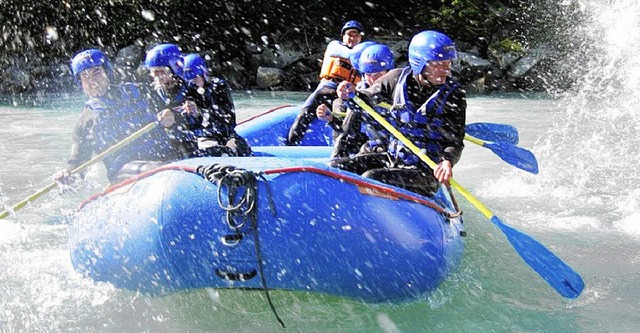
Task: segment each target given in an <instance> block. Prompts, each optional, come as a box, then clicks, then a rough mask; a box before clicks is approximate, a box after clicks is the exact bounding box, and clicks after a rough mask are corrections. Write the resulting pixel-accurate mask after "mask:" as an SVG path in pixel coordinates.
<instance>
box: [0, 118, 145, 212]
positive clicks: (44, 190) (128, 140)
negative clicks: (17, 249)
mask: <svg viewBox="0 0 640 333" xmlns="http://www.w3.org/2000/svg"><path fill="white" fill-rule="evenodd" d="M156 126H157V124H156V123H155V122H153V123H150V124H148V125H146V126H145V127H143V128H141V129H139V130H137V131H136V132H134V133H133V134H131V135H129V136H128V137H126V138H124V139H122V140H121V141H120V142H118V143H116V144H115V145H113V146H111V147H109V148H108V149H107V150H105V151H103V152H102V153H100V154H98V155H96V156H94V157H93V158H92V159H90V160H88V161H87V162H84V163H82V164H81V165H80V166H78V167H76V168H75V169H73V170H71V171H70V172H69V173H70V174H74V173H78V172H80V171H82V170H84V169H86V168H88V167H89V166H91V165H93V164H95V163H97V162H100V161H102V160H103V159H104V158H105V157H107V156H108V155H110V154H113V153H114V152H116V151H118V150H120V149H122V148H123V147H125V146H126V145H128V144H129V143H131V142H132V141H134V140H135V139H137V138H139V137H140V136H142V135H144V134H145V133H147V132H149V131H151V130H152V129H154V128H155V127H156ZM56 186H58V183H56V182H53V183H51V184H49V185H47V186H45V187H43V188H41V189H40V190H38V191H37V192H35V193H34V194H32V195H30V196H28V197H26V198H24V199H23V200H22V201H20V202H18V203H17V204H15V205H13V206H11V208H9V209H7V210H4V211H3V212H2V213H0V219H4V218H5V217H7V216H9V213H10V212H12V211H13V212H15V211H17V210H20V209H21V208H22V207H24V206H26V205H27V204H28V203H30V202H32V201H34V200H36V199H38V198H39V197H40V196H42V195H43V194H45V193H47V192H49V191H51V190H53V189H54V188H56Z"/></svg>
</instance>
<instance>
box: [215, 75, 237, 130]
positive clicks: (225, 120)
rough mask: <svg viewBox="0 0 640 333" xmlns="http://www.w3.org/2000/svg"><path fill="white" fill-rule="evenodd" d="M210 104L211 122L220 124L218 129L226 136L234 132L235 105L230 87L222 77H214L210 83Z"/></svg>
mask: <svg viewBox="0 0 640 333" xmlns="http://www.w3.org/2000/svg"><path fill="white" fill-rule="evenodd" d="M211 98H212V101H211V104H212V105H211V106H209V108H211V109H210V117H214V119H213V122H214V123H215V124H216V125H218V126H222V127H223V128H219V130H220V131H221V132H222V133H223V135H225V136H226V137H227V138H228V137H229V136H231V135H233V134H235V128H236V107H235V104H234V103H233V97H232V96H231V88H229V85H228V84H227V82H226V81H225V80H223V79H217V78H214V80H213V82H212V84H211Z"/></svg>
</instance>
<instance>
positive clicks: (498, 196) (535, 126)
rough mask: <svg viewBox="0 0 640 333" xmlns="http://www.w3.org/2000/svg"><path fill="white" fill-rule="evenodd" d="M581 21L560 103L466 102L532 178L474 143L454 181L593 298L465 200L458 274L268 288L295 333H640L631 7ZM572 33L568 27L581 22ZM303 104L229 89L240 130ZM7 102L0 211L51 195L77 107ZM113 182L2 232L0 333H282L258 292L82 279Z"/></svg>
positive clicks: (92, 182)
mask: <svg viewBox="0 0 640 333" xmlns="http://www.w3.org/2000/svg"><path fill="white" fill-rule="evenodd" d="M576 2H577V3H578V4H579V5H580V6H581V8H583V10H584V11H585V12H586V13H591V14H592V15H590V16H589V17H585V22H580V23H583V25H582V26H580V27H578V28H579V29H577V30H576V34H590V35H592V36H597V40H598V43H597V45H580V44H579V41H580V40H581V39H579V38H576V44H575V45H574V46H573V47H575V49H576V51H575V58H574V61H571V62H570V63H567V64H559V65H564V67H563V68H564V70H568V71H571V70H575V68H580V69H582V70H583V71H584V72H585V73H586V74H585V75H584V76H583V77H581V78H580V79H579V80H578V81H577V83H576V85H575V86H574V88H573V90H572V91H570V92H567V93H566V94H563V95H561V96H554V98H553V99H551V98H544V96H539V95H519V94H518V95H502V96H495V97H477V96H476V97H471V98H469V101H468V104H469V107H468V117H467V118H468V122H470V123H471V122H477V121H487V122H498V123H508V124H512V125H514V126H516V127H517V128H518V129H519V131H520V145H521V146H523V147H527V148H530V149H531V150H532V151H533V153H534V154H535V155H536V156H537V158H538V161H539V164H540V173H539V174H538V175H531V174H528V173H525V172H523V171H520V170H518V169H515V168H514V167H511V166H509V165H508V164H506V163H505V162H503V161H502V160H500V159H499V158H498V157H496V156H495V155H494V154H492V153H491V152H490V151H488V150H487V149H484V148H481V147H478V146H473V145H471V144H468V145H467V147H466V148H465V151H464V154H463V157H462V160H461V161H460V163H459V164H458V165H457V166H456V168H455V178H456V179H457V180H458V181H459V182H460V183H461V184H462V185H463V186H464V187H466V188H467V189H469V190H470V191H471V192H472V193H473V194H475V196H476V197H477V198H478V199H479V200H480V201H482V202H483V203H484V204H486V205H487V206H488V207H489V208H490V209H492V210H493V211H494V212H495V213H496V215H498V216H499V217H500V218H501V219H502V220H503V221H504V222H505V223H507V224H510V225H512V226H514V227H516V228H518V229H519V230H522V231H524V232H526V233H527V234H529V235H531V236H533V237H535V238H536V239H537V240H539V241H540V242H542V243H543V244H545V245H546V246H547V247H548V248H549V249H551V250H552V251H554V252H555V253H556V254H557V255H558V256H559V257H560V258H562V259H563V260H564V261H565V262H567V263H568V264H569V265H571V266H572V267H573V268H574V269H575V270H576V271H578V272H579V273H580V274H581V275H582V277H583V278H584V280H585V283H586V288H585V290H584V292H583V293H582V295H581V296H580V297H578V298H577V299H575V300H566V299H563V298H561V297H560V296H559V295H557V294H556V293H555V291H554V290H553V289H552V288H550V287H549V286H547V284H546V283H545V282H544V281H542V280H541V279H540V278H539V277H538V276H537V275H536V274H535V273H534V272H533V271H531V270H530V269H529V267H528V266H527V265H526V264H524V263H523V262H522V260H521V259H520V258H519V256H518V255H517V254H516V253H515V251H514V250H513V249H512V248H511V246H510V244H509V242H508V241H507V240H506V239H505V237H504V236H503V235H502V233H501V232H500V231H499V230H498V229H496V228H495V227H494V226H493V225H492V224H491V223H490V222H489V221H487V220H486V219H485V218H484V217H483V216H482V215H481V214H479V213H478V212H477V211H476V210H475V209H474V208H473V207H472V206H471V205H470V204H468V203H466V202H464V201H463V200H462V199H460V200H459V201H460V202H461V205H462V208H463V210H464V218H465V223H466V229H467V231H468V237H467V238H466V252H465V255H464V258H463V262H462V265H461V267H460V269H459V270H457V271H456V272H455V273H453V274H452V276H451V277H450V278H449V279H448V280H446V281H445V282H444V283H443V284H442V285H440V286H439V287H438V288H437V289H436V290H435V291H434V292H432V293H430V294H428V295H424V298H423V299H420V300H417V301H414V302H411V303H406V304H396V305H389V304H378V305H371V304H362V303H358V302H353V301H349V300H345V299H340V298H336V297H328V296H322V295H316V294H307V293H294V292H273V294H272V298H273V301H274V304H275V307H276V308H277V310H278V312H279V314H280V316H281V317H282V319H283V320H284V322H285V324H286V325H287V327H288V329H287V330H288V331H291V332H594V333H596V332H597V333H599V332H635V331H637V329H638V327H640V314H639V313H638V309H639V308H640V282H639V281H640V279H639V277H640V186H639V185H638V184H640V172H639V170H640V164H639V158H638V156H640V137H639V136H638V133H640V112H639V111H638V109H637V106H638V105H640V69H639V68H640V55H638V54H637V52H634V50H638V49H640V5H639V4H638V3H637V2H635V1H631V0H615V1H608V2H606V3H604V4H603V3H601V2H600V1H596V0H582V1H576ZM576 25H577V24H576ZM305 98H306V94H304V93H248V92H236V94H235V99H236V102H237V106H238V118H239V119H244V118H247V117H249V116H251V115H253V114H256V113H258V112H261V111H264V110H267V109H269V108H271V107H274V106H278V105H281V104H294V105H295V104H300V103H301V102H302V101H303V100H304V99H305ZM19 105H20V103H18V106H15V105H11V104H8V105H2V106H0V124H2V127H0V161H2V166H1V167H0V207H1V208H4V207H6V206H7V205H11V204H13V203H15V202H16V201H18V200H20V199H22V198H25V197H26V196H28V195H29V194H31V193H33V192H34V191H36V190H38V189H40V188H42V187H43V186H45V185H47V184H48V183H49V182H50V181H51V178H50V176H51V175H52V174H53V173H54V172H55V171H56V170H58V169H60V168H62V167H63V165H64V163H65V160H66V158H67V154H68V150H69V144H70V138H71V131H72V128H73V124H74V123H75V121H76V119H77V116H78V112H79V111H80V107H81V105H82V101H81V97H80V96H56V97H53V98H48V97H44V98H42V99H41V100H40V102H39V103H38V105H42V106H37V107H35V106H33V103H32V104H29V105H31V106H19ZM105 185H106V182H105V175H104V170H103V169H102V167H93V168H92V169H91V170H90V172H89V173H88V175H87V179H86V181H85V182H84V183H83V184H82V185H81V187H80V188H78V189H76V191H75V192H73V191H71V192H66V193H62V194H60V193H58V192H56V191H54V192H52V193H49V194H47V195H45V196H43V197H42V198H40V199H38V201H36V202H34V203H33V204H32V205H30V206H28V207H26V208H24V209H23V210H21V211H19V213H18V214H17V215H16V216H13V217H11V218H10V219H8V220H0V332H92V331H99V332H123V331H125V332H129V331H135V332H178V331H179V332H184V331H189V332H194V331H195V332H256V331H257V332H279V331H284V330H282V329H281V328H280V327H279V325H278V323H277V321H276V320H275V318H274V317H273V314H272V313H271V311H270V310H269V307H268V305H267V301H266V299H265V296H264V294H262V293H260V292H248V291H213V290H201V291H195V292H189V293H179V294H175V295H171V296H168V297H162V298H152V297H148V296H144V295H140V294H136V293H132V292H128V291H123V290H117V289H115V288H113V287H112V286H110V285H108V284H103V283H94V282H93V281H91V280H88V279H85V278H83V277H81V276H79V275H78V274H76V273H75V272H74V270H73V268H72V267H71V263H70V259H69V253H68V250H67V247H66V243H67V239H68V236H67V226H68V224H69V223H70V221H71V218H72V216H73V211H74V210H75V208H76V207H77V205H78V203H80V202H81V200H82V199H83V198H85V197H87V196H88V195H90V194H92V193H95V192H97V191H99V190H100V189H102V188H103V187H104V186H105Z"/></svg>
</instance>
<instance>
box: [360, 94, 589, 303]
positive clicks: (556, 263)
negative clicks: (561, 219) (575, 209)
mask: <svg viewBox="0 0 640 333" xmlns="http://www.w3.org/2000/svg"><path fill="white" fill-rule="evenodd" d="M353 101H354V102H355V103H356V104H357V106H359V107H360V108H362V109H364V111H366V112H367V113H368V114H369V115H371V117H373V118H374V119H375V120H376V121H378V122H379V123H380V124H381V125H382V126H384V128H385V129H387V131H389V132H390V133H391V134H393V135H394V136H395V137H396V138H397V139H398V140H400V141H402V143H403V144H404V145H405V146H406V147H407V148H409V149H410V150H411V151H412V152H413V153H414V154H416V155H417V156H418V157H420V159H421V160H422V161H424V162H425V163H427V165H429V167H431V168H432V169H434V170H435V168H436V167H437V164H436V163H435V162H434V161H432V160H431V159H430V158H429V157H428V156H427V155H425V154H424V153H422V151H421V150H420V148H418V147H417V146H416V145H414V144H413V143H412V142H411V141H409V140H408V139H407V138H406V137H405V136H404V135H403V134H402V133H400V132H399V131H398V130H397V129H395V128H394V127H393V125H391V124H389V122H387V121H386V120H385V119H384V118H383V117H382V116H380V115H379V114H378V113H376V112H375V111H374V110H373V108H371V107H370V106H369V105H367V104H366V103H365V102H364V101H363V100H362V99H360V98H359V97H357V96H356V97H354V98H353ZM354 106H355V105H354ZM449 182H450V184H451V186H453V188H455V189H456V190H457V191H458V192H459V193H460V194H462V196H463V197H465V199H467V200H468V201H469V202H470V203H471V204H472V205H473V206H474V207H475V208H476V209H478V210H479V211H480V212H481V213H482V214H483V215H484V216H485V217H487V218H488V219H490V220H491V222H492V223H493V224H494V225H495V226H497V227H498V228H500V230H501V231H502V232H503V233H504V235H505V236H507V239H508V240H509V242H510V243H511V245H512V246H513V248H514V249H515V250H516V252H517V253H518V254H519V255H520V257H522V259H523V260H524V261H525V262H526V263H527V264H528V265H529V266H530V267H531V268H532V269H533V270H534V271H535V272H536V273H538V274H539V275H540V276H541V277H542V278H543V279H544V280H545V281H547V283H549V285H551V287H553V288H554V289H555V290H556V291H557V292H558V293H559V294H560V295H562V296H563V297H566V298H576V297H578V296H579V295H580V293H581V292H582V290H583V289H584V281H583V280H582V277H581V276H580V275H579V274H578V273H576V272H575V271H574V270H573V269H571V267H569V266H568V265H567V264H566V263H564V262H563V261H562V259H560V258H558V257H557V256H556V255H555V254H553V252H551V251H550V250H549V249H547V248H546V247H545V246H544V245H542V244H540V243H539V242H538V241H536V240H535V239H533V238H532V237H531V236H529V235H526V234H525V233H523V232H521V231H518V230H516V229H515V228H513V227H510V226H508V225H506V224H504V222H502V220H500V218H498V217H497V216H495V214H493V212H491V210H489V208H487V207H486V206H485V205H484V204H482V202H480V201H479V200H478V199H476V198H475V197H474V196H473V194H471V193H470V192H469V191H467V190H466V189H465V188H464V187H462V186H461V185H460V184H458V182H456V181H455V180H454V179H453V178H451V179H450V180H449Z"/></svg>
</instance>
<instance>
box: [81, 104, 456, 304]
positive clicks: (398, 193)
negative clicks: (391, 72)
mask: <svg viewBox="0 0 640 333" xmlns="http://www.w3.org/2000/svg"><path fill="white" fill-rule="evenodd" d="M280 112H281V113H280V114H278V113H277V112H276V113H274V112H271V113H270V115H271V116H266V115H265V116H261V117H265V118H261V117H258V118H256V119H253V120H251V121H250V122H249V125H251V126H249V125H244V126H249V128H248V129H245V131H246V132H249V134H251V133H258V130H257V129H258V128H264V129H266V131H267V132H268V133H271V134H270V135H272V136H271V137H269V135H266V134H264V132H263V134H262V135H257V136H254V138H255V139H251V140H252V143H253V144H256V143H258V144H267V145H278V144H280V145H281V144H282V142H283V141H282V140H281V139H279V141H278V136H280V137H281V136H282V135H283V133H284V129H285V127H286V126H285V125H283V127H282V128H283V131H281V132H278V131H274V130H273V129H274V128H276V127H277V126H275V123H274V121H275V122H277V121H281V120H282V119H283V118H282V117H284V114H287V113H288V114H293V115H294V117H295V114H296V112H294V111H293V110H291V109H284V108H283V109H280ZM274 115H277V117H272V116H274ZM287 121H289V120H287ZM290 121H292V119H290ZM256 124H257V125H256ZM264 124H271V126H264ZM289 124H290V122H289ZM254 125H256V127H253V126H254ZM241 126H243V125H241ZM314 126H319V127H317V131H316V132H315V133H317V134H318V136H316V137H315V138H316V139H313V140H318V138H326V136H325V135H324V134H321V133H326V132H325V129H324V128H323V126H322V125H314ZM239 127H240V126H239ZM269 128H271V131H269V130H268V129H269ZM312 128H313V127H312ZM286 130H288V127H287V128H286ZM239 132H240V131H239ZM246 132H245V133H244V134H247V133H246ZM273 133H275V134H273ZM329 133H330V132H329ZM320 134H321V135H320ZM247 137H248V138H251V136H250V135H247ZM261 138H262V140H265V141H260V140H261ZM256 140H257V141H256ZM267 140H272V141H270V142H269V141H267ZM323 140H324V139H323ZM312 142H314V141H312ZM315 142H316V143H317V142H318V141H315ZM325 145H326V144H325ZM328 149H329V147H308V148H307V149H301V147H254V150H255V151H256V154H257V155H260V156H256V157H211V158H198V159H190V160H185V161H180V162H176V163H173V164H170V165H167V166H164V167H161V168H159V169H156V170H153V171H150V172H148V173H144V174H141V175H139V176H138V177H136V178H132V179H130V180H128V181H126V182H124V183H121V184H118V185H115V186H112V187H110V188H108V189H106V190H105V191H104V192H102V193H98V194H96V195H94V196H92V197H91V198H89V199H88V200H86V201H85V202H84V203H83V204H82V205H81V207H80V208H79V210H78V213H77V214H76V216H75V218H74V221H73V224H72V225H71V227H70V228H69V236H70V237H69V238H70V240H69V242H70V251H71V258H72V262H73V265H74V267H75V269H76V270H77V271H79V272H81V273H82V274H84V275H85V276H87V277H90V278H92V279H93V280H95V281H104V282H109V283H111V284H113V285H114V286H115V287H118V288H124V289H128V290H132V291H140V292H144V293H147V294H151V295H165V294H169V293H173V292H177V291H186V290H194V289H200V288H207V287H208V288H237V289H261V290H271V289H279V290H292V291H305V292H317V293H323V294H330V295H336V296H341V297H346V298H350V299H354V300H360V301H365V302H401V301H407V300H412V299H416V298H419V297H421V296H423V295H424V294H425V293H426V292H428V291H430V290H432V289H434V288H435V287H436V286H437V285H438V284H440V283H441V282H442V281H443V280H444V279H445V278H446V277H447V275H448V274H449V273H450V272H451V271H452V270H454V269H456V268H457V267H458V265H459V262H460V260H461V257H462V253H463V241H462V238H461V233H462V232H463V227H462V221H461V219H460V218H459V215H458V214H457V209H456V208H455V206H454V204H453V203H452V200H451V197H450V196H449V194H448V192H447V191H446V190H445V189H444V188H442V189H441V190H440V191H439V192H438V193H437V194H436V195H435V196H434V197H430V198H427V197H423V196H420V195H417V194H415V193H412V192H409V191H406V190H403V189H400V188H396V187H393V186H389V185H386V184H383V183H380V182H377V181H374V180H371V179H368V178H363V177H361V176H359V175H356V174H352V173H348V172H344V171H341V170H338V169H334V168H330V167H328V166H327V165H326V163H324V162H326V160H327V158H326V156H327V154H328V151H329V150H328ZM312 157H313V159H312ZM322 161H324V162H322Z"/></svg>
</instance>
